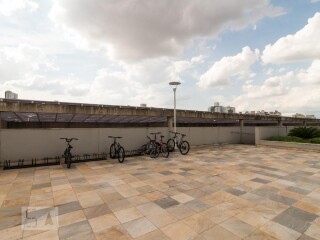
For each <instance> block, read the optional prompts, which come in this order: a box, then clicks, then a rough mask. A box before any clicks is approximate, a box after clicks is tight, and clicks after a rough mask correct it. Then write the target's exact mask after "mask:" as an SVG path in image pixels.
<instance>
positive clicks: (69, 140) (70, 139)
mask: <svg viewBox="0 0 320 240" xmlns="http://www.w3.org/2000/svg"><path fill="white" fill-rule="evenodd" d="M60 139H64V140H66V142H68V143H69V142H71V141H72V140H79V139H78V138H60Z"/></svg>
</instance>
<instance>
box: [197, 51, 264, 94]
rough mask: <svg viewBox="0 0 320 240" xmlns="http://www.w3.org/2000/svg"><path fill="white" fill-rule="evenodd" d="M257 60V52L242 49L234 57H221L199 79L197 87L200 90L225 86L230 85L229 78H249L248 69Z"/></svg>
mask: <svg viewBox="0 0 320 240" xmlns="http://www.w3.org/2000/svg"><path fill="white" fill-rule="evenodd" d="M258 58H259V50H258V49H256V50H254V51H252V50H251V49H250V48H249V47H244V48H243V49H242V52H241V53H239V54H237V55H235V56H228V57H223V58H222V59H221V60H219V61H217V62H215V63H214V64H213V66H212V67H211V68H210V69H209V70H208V71H207V72H206V73H204V74H203V75H202V76H201V77H200V81H199V82H198V85H199V86H200V87H202V88H208V87H215V86H225V85H228V84H230V78H231V77H248V76H250V67H251V65H252V64H253V63H255V62H256V61H257V60H258Z"/></svg>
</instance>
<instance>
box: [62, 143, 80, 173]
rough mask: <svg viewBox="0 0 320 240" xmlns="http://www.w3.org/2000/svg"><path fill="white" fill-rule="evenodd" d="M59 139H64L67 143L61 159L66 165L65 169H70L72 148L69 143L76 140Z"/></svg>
mask: <svg viewBox="0 0 320 240" xmlns="http://www.w3.org/2000/svg"><path fill="white" fill-rule="evenodd" d="M60 139H64V140H66V143H67V147H66V149H65V150H64V152H63V157H64V163H66V164H67V167H68V168H70V167H71V159H72V157H73V156H72V153H71V149H72V148H73V147H72V146H71V144H70V142H72V140H78V138H60Z"/></svg>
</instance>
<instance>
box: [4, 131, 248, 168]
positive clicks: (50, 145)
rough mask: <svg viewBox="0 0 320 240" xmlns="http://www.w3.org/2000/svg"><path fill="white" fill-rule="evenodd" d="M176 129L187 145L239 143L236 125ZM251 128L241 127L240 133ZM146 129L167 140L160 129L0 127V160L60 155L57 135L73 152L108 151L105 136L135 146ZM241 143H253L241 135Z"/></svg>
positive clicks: (141, 141) (128, 147)
mask: <svg viewBox="0 0 320 240" xmlns="http://www.w3.org/2000/svg"><path fill="white" fill-rule="evenodd" d="M177 131H179V132H181V133H185V134H186V135H187V137H186V140H188V141H189V143H190V145H202V144H215V143H234V144H237V143H240V134H239V133H240V127H182V128H178V130H177ZM247 131H251V132H252V131H254V128H251V129H250V130H249V128H248V129H246V128H244V130H243V132H247ZM150 132H162V134H163V135H164V136H165V140H166V141H167V140H168V137H169V136H170V135H169V129H168V128H167V127H162V128H160V127H159V128H78V129H74V128H72V129H71V128H63V129H1V130H0V161H1V162H3V161H4V160H18V159H26V160H27V159H32V158H38V159H41V158H44V157H55V156H59V155H62V153H63V150H64V149H65V147H66V143H65V141H64V140H61V139H59V138H61V137H68V138H71V137H75V138H78V139H79V140H78V141H73V142H72V146H73V147H74V148H73V154H79V155H82V154H86V153H87V154H92V153H102V152H109V147H110V145H111V142H112V140H111V139H109V138H108V136H109V135H113V136H122V137H123V139H121V140H120V143H121V145H123V146H124V148H125V149H126V150H133V149H137V148H139V147H140V146H141V145H143V144H144V143H146V142H147V141H148V139H147V137H146V136H147V135H148V134H149V133H150ZM243 136H244V137H243V142H244V143H249V142H252V141H253V142H254V135H253V136H251V138H250V137H249V135H248V136H245V135H243Z"/></svg>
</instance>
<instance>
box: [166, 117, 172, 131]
mask: <svg viewBox="0 0 320 240" xmlns="http://www.w3.org/2000/svg"><path fill="white" fill-rule="evenodd" d="M167 123H168V130H169V131H172V130H173V129H172V126H173V117H172V116H170V117H167Z"/></svg>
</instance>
